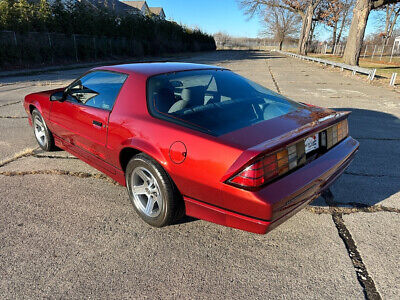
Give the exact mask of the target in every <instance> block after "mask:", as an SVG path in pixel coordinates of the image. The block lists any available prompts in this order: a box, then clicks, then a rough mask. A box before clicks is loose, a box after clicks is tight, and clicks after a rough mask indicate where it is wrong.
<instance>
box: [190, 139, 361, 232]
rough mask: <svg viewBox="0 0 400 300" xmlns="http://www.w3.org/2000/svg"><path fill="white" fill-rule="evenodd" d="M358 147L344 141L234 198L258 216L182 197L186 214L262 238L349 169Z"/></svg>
mask: <svg viewBox="0 0 400 300" xmlns="http://www.w3.org/2000/svg"><path fill="white" fill-rule="evenodd" d="M358 147H359V143H358V142H357V141H356V140H354V139H353V138H351V137H348V138H346V139H345V140H343V141H342V142H340V143H339V144H338V145H336V146H335V147H334V148H333V149H331V150H330V151H329V152H327V153H325V154H324V155H322V156H321V157H319V158H317V159H316V160H314V161H312V162H311V163H309V164H307V165H306V166H304V167H302V168H300V169H298V170H297V171H295V172H293V173H291V174H289V175H288V176H285V177H283V178H282V179H280V180H278V181H276V182H273V183H271V184H270V185H268V186H266V187H265V188H263V189H261V190H260V191H257V192H247V196H245V195H243V196H241V197H240V198H235V199H233V200H232V201H241V202H242V203H241V205H240V206H242V207H243V208H244V209H243V211H246V210H245V208H246V204H250V203H251V205H252V206H254V205H255V204H258V205H259V210H258V211H259V212H260V213H259V214H257V215H254V214H246V213H243V211H232V210H228V209H226V208H222V207H215V206H213V205H210V204H207V203H205V202H203V201H201V200H197V199H192V198H190V197H186V196H185V197H184V200H185V205H186V214H187V215H189V216H193V217H196V218H200V219H203V220H206V221H210V222H214V223H217V224H220V225H224V226H228V227H233V228H238V229H241V230H245V231H250V232H254V233H259V234H265V233H267V232H268V231H270V230H272V229H273V228H275V227H277V226H278V225H279V224H281V223H283V222H284V221H286V220H287V219H289V218H290V217H291V216H293V215H294V214H296V213H297V212H298V211H299V210H301V209H302V208H304V207H305V206H306V205H307V204H308V203H310V202H311V201H312V200H314V199H315V198H317V197H318V196H319V195H320V194H321V193H322V192H323V191H324V190H325V189H327V188H328V187H329V186H330V185H331V184H332V183H333V182H334V181H335V180H336V179H337V178H338V177H339V176H340V175H341V174H342V173H343V172H344V171H345V169H346V168H347V167H348V166H349V164H350V163H351V161H352V160H353V158H354V155H355V153H356V152H357V150H358Z"/></svg>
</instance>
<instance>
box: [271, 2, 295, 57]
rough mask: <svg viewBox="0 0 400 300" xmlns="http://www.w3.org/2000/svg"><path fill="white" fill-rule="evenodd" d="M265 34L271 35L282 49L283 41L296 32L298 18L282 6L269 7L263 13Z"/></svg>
mask: <svg viewBox="0 0 400 300" xmlns="http://www.w3.org/2000/svg"><path fill="white" fill-rule="evenodd" d="M264 22H265V27H266V29H265V31H264V32H263V33H264V34H265V35H266V36H269V37H272V38H273V39H274V40H275V41H277V42H278V44H279V50H282V45H283V41H284V40H285V39H286V38H288V37H293V34H295V33H297V32H298V25H299V18H298V16H297V15H295V14H294V13H293V12H291V11H288V10H286V9H284V8H282V7H271V9H269V10H267V11H265V15H264Z"/></svg>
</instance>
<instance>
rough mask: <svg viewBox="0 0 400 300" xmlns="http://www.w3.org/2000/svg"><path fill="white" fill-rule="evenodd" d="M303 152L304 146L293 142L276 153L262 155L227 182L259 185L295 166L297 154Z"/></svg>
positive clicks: (245, 185) (244, 185) (249, 186)
mask: <svg viewBox="0 0 400 300" xmlns="http://www.w3.org/2000/svg"><path fill="white" fill-rule="evenodd" d="M301 149H303V150H301ZM303 152H304V147H303V148H301V147H298V146H297V145H296V144H295V145H291V146H289V147H287V148H284V149H282V150H280V151H278V152H276V153H273V154H270V155H266V156H263V157H261V158H260V159H259V160H257V161H256V162H255V163H253V164H252V165H250V166H248V167H247V168H245V169H244V170H243V171H241V172H240V173H238V174H237V175H236V176H234V177H232V178H231V179H230V180H229V181H228V182H230V183H232V184H234V185H240V186H242V187H248V188H255V187H259V186H261V185H263V184H264V183H267V182H268V181H271V180H272V179H274V178H275V177H278V176H280V175H283V174H285V173H286V172H288V171H289V170H291V169H293V168H295V167H296V166H297V160H298V155H302V153H303Z"/></svg>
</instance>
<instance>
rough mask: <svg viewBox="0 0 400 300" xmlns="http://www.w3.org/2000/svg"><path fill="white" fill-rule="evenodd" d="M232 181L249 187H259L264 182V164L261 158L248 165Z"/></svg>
mask: <svg viewBox="0 0 400 300" xmlns="http://www.w3.org/2000/svg"><path fill="white" fill-rule="evenodd" d="M230 182H232V183H235V184H238V185H241V186H247V187H257V186H260V185H262V184H263V183H264V164H263V162H262V161H261V160H259V161H257V162H255V163H254V164H252V165H250V166H248V167H247V168H246V169H244V170H243V171H242V172H240V173H239V174H238V175H236V176H235V177H233V178H232V179H231V180H230Z"/></svg>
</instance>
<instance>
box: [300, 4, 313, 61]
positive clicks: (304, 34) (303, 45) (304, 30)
mask: <svg viewBox="0 0 400 300" xmlns="http://www.w3.org/2000/svg"><path fill="white" fill-rule="evenodd" d="M313 14H314V8H313V6H312V5H309V6H308V7H307V10H306V13H305V14H304V16H303V18H302V19H303V26H302V27H301V33H300V38H299V49H298V50H299V53H300V54H301V55H307V42H308V39H309V37H310V31H311V25H312V18H313Z"/></svg>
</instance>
